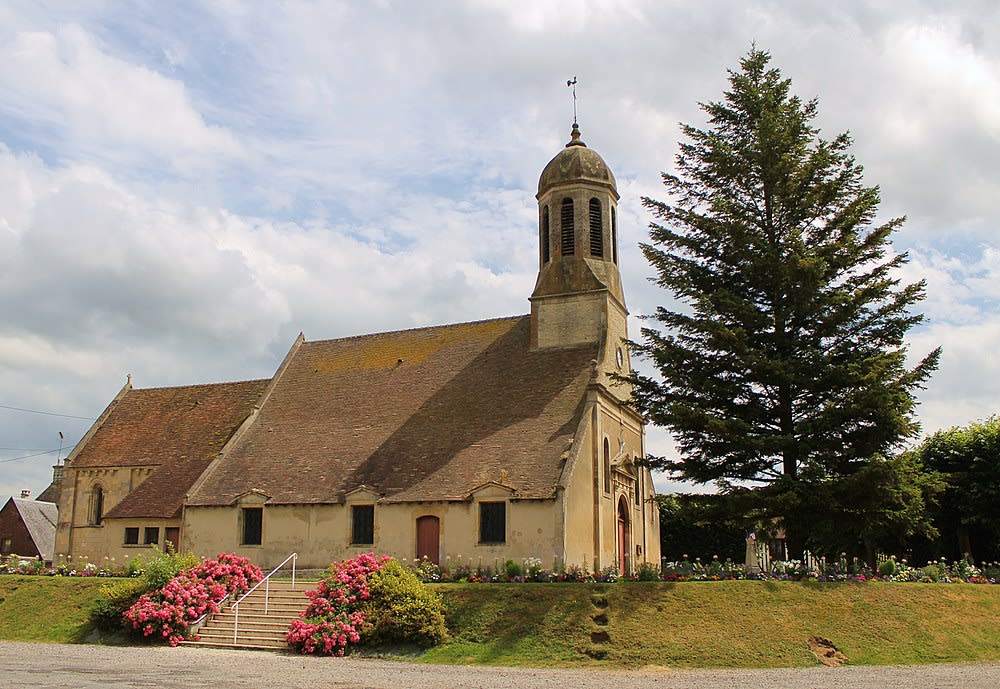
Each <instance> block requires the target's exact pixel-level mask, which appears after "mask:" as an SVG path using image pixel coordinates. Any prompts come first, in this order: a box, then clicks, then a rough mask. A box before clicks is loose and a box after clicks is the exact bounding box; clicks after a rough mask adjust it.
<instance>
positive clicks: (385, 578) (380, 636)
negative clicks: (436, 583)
mask: <svg viewBox="0 0 1000 689" xmlns="http://www.w3.org/2000/svg"><path fill="white" fill-rule="evenodd" d="M368 589H369V593H370V596H369V598H368V599H367V600H366V601H365V603H364V605H363V606H362V610H363V611H364V613H365V626H364V629H363V631H362V634H361V643H363V644H367V645H378V644H384V643H408V644H416V645H418V646H424V647H428V646H434V645H436V644H439V643H441V642H442V641H444V638H445V637H446V636H447V632H446V630H445V624H444V603H443V602H442V600H441V596H440V595H439V594H438V593H436V592H434V591H431V590H430V589H429V588H427V587H426V586H425V585H424V584H422V583H421V582H420V580H418V579H417V577H416V575H415V574H414V573H413V572H412V571H410V570H409V569H407V568H406V567H404V566H403V565H401V564H400V563H399V562H397V561H396V560H388V561H386V562H384V563H382V566H381V567H380V568H379V570H378V571H376V572H374V573H372V574H371V577H370V579H369V581H368Z"/></svg>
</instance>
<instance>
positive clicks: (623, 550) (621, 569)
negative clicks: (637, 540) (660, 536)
mask: <svg viewBox="0 0 1000 689" xmlns="http://www.w3.org/2000/svg"><path fill="white" fill-rule="evenodd" d="M629 531H630V529H629V518H628V501H627V500H625V498H624V496H623V497H622V498H621V499H620V500H619V501H618V573H619V574H621V575H622V576H624V575H626V574H628V573H629V557H628V556H629V550H630V548H631V543H630V542H631V540H632V539H631V538H629V536H630V534H629Z"/></svg>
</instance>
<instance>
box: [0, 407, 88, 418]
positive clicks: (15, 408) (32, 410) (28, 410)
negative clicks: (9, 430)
mask: <svg viewBox="0 0 1000 689" xmlns="http://www.w3.org/2000/svg"><path fill="white" fill-rule="evenodd" d="M0 409H10V410H11V411H23V412H25V413H28V414H44V415H45V416H60V417H62V418H64V419H80V420H82V421H95V420H96V419H95V418H94V417H92V416H73V415H72V414H57V413H55V412H53V411H38V410H37V409H22V408H21V407H10V406H7V405H6V404H0Z"/></svg>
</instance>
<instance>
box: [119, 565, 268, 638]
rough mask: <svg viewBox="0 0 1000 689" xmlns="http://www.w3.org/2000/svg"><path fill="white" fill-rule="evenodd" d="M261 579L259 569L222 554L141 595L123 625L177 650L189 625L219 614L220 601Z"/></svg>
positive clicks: (237, 594)
mask: <svg viewBox="0 0 1000 689" xmlns="http://www.w3.org/2000/svg"><path fill="white" fill-rule="evenodd" d="M263 577H264V574H263V572H261V570H260V567H258V566H256V565H255V564H253V563H252V562H250V560H249V559H247V558H245V557H240V556H238V555H235V554H233V553H222V554H220V555H219V556H218V558H217V559H215V560H205V561H203V562H201V563H200V564H198V565H196V566H194V567H192V568H190V569H186V570H184V571H182V572H181V573H179V574H178V575H177V576H176V577H174V578H173V579H171V580H170V581H168V582H167V584H166V585H165V586H164V587H163V588H161V589H159V590H157V591H152V592H149V593H144V594H143V595H142V596H141V597H140V598H139V600H138V601H136V603H135V604H134V605H133V606H132V607H130V608H129V609H128V610H126V611H125V615H124V622H125V625H126V626H127V627H129V628H131V629H132V630H134V631H136V632H140V631H141V632H142V635H143V636H144V637H157V638H162V639H166V640H167V641H168V642H169V643H170V645H171V646H176V645H177V644H179V643H180V642H181V641H183V640H184V637H185V636H186V635H187V632H188V629H190V627H191V624H192V623H194V622H195V621H196V620H197V619H198V618H200V617H201V616H202V615H204V614H205V613H207V612H213V613H214V612H219V601H221V600H222V599H223V598H225V597H226V595H228V594H232V595H233V597H234V598H235V597H238V596H240V595H242V594H243V593H245V592H246V591H248V590H249V589H250V588H251V587H252V586H253V585H254V584H256V583H257V582H258V581H260V580H261V579H262V578H263Z"/></svg>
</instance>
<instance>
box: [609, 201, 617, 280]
mask: <svg viewBox="0 0 1000 689" xmlns="http://www.w3.org/2000/svg"><path fill="white" fill-rule="evenodd" d="M611 260H612V261H614V262H615V265H618V217H617V215H616V214H615V207H614V206H612V207H611Z"/></svg>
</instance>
